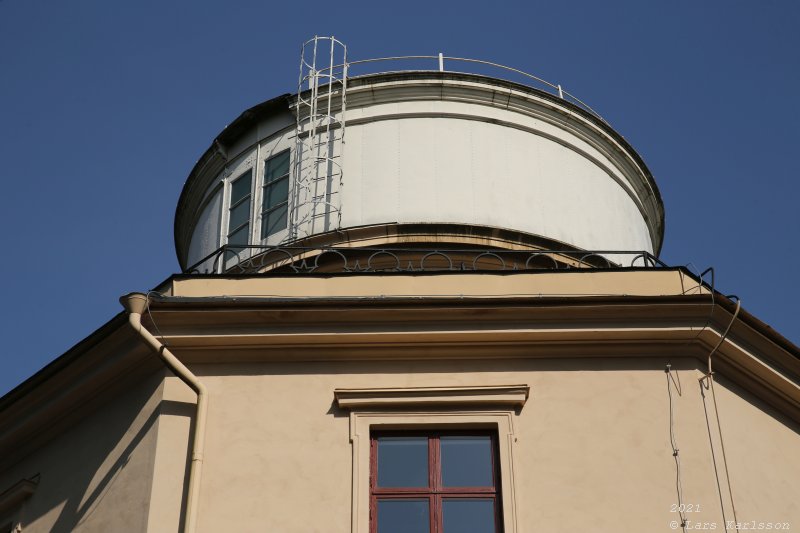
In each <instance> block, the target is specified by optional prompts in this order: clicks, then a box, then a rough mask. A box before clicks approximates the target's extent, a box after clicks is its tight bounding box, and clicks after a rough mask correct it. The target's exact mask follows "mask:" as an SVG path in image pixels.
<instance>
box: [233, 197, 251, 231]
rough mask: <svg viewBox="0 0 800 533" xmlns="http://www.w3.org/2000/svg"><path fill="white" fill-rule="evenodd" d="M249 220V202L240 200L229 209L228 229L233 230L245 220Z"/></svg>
mask: <svg viewBox="0 0 800 533" xmlns="http://www.w3.org/2000/svg"><path fill="white" fill-rule="evenodd" d="M249 220H250V202H242V203H241V204H239V205H237V206H236V207H234V208H233V209H231V218H230V223H229V224H228V229H229V231H230V230H235V229H236V228H238V227H239V226H241V225H242V224H244V223H245V222H248V221H249Z"/></svg>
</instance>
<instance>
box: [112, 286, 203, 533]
mask: <svg viewBox="0 0 800 533" xmlns="http://www.w3.org/2000/svg"><path fill="white" fill-rule="evenodd" d="M119 302H120V303H121V304H122V306H123V307H124V308H125V310H126V311H127V312H128V322H129V323H130V325H131V327H133V329H134V331H136V332H137V333H138V334H139V335H140V336H141V337H142V339H144V341H145V342H146V343H147V344H148V345H149V346H150V348H152V349H153V351H154V352H156V354H158V357H159V358H160V359H161V360H162V361H163V362H164V364H165V365H167V368H169V369H170V370H171V371H172V373H173V374H175V376H177V377H178V378H179V379H180V380H181V381H183V382H184V383H186V384H187V385H188V386H189V387H190V388H191V389H192V390H193V391H194V392H195V393H197V415H196V418H195V425H194V438H193V439H192V464H191V467H190V469H189V497H188V499H187V501H186V516H185V520H184V527H183V531H184V533H194V530H195V528H196V525H197V507H198V499H199V496H200V476H201V472H202V469H203V449H204V448H205V433H206V412H207V410H208V395H207V392H206V387H205V385H203V384H202V383H200V380H198V379H197V376H195V375H194V374H192V372H191V371H190V370H189V369H188V368H186V366H185V365H184V364H183V363H181V362H180V361H179V360H178V358H177V357H175V356H174V355H173V354H172V352H170V351H169V349H168V348H167V347H166V346H164V344H162V343H161V341H159V340H158V339H156V338H155V337H154V336H153V335H152V334H150V332H149V331H147V329H145V327H144V326H143V325H142V313H143V312H144V311H145V309H147V304H148V297H147V295H145V294H142V293H137V292H133V293H130V294H127V295H125V296H123V297H122V298H120V299H119Z"/></svg>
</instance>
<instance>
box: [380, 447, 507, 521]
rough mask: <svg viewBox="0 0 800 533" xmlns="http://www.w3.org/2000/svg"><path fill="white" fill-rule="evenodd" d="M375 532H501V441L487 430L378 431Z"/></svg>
mask: <svg viewBox="0 0 800 533" xmlns="http://www.w3.org/2000/svg"><path fill="white" fill-rule="evenodd" d="M370 448H371V452H370V455H371V461H370V463H371V469H370V516H371V519H370V531H371V532H372V533H433V532H436V533H499V532H500V531H501V530H502V529H501V525H500V520H499V508H500V494H499V490H498V487H499V486H500V483H499V480H498V472H497V466H496V465H497V463H498V461H497V439H496V437H495V435H494V434H493V433H490V432H486V431H447V432H444V431H434V432H427V431H426V432H413V431H411V432H409V431H404V432H376V433H374V434H373V435H372V438H371V442H370Z"/></svg>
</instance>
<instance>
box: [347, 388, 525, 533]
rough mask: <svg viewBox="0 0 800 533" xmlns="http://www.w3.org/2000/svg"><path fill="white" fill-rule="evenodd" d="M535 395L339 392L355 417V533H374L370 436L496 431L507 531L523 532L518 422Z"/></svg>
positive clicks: (515, 391) (516, 391)
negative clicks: (517, 472)
mask: <svg viewBox="0 0 800 533" xmlns="http://www.w3.org/2000/svg"><path fill="white" fill-rule="evenodd" d="M529 391H530V387H528V386H527V385H500V386H476V387H410V388H392V389H336V390H335V391H334V397H335V399H336V402H337V405H338V407H339V408H342V409H348V410H349V411H350V442H351V443H352V453H353V478H352V490H353V495H352V506H353V507H352V515H351V531H352V533H369V527H370V524H369V497H370V490H369V475H370V433H371V432H372V431H375V430H398V429H428V430H431V429H490V430H492V431H496V432H497V445H498V452H499V461H500V464H499V468H500V490H501V494H502V511H501V516H502V518H503V527H504V531H505V533H517V532H519V531H522V529H520V525H519V524H518V521H517V512H516V507H517V502H516V495H515V491H514V461H513V456H514V443H515V441H516V436H515V431H514V417H515V416H516V414H517V410H518V409H520V408H522V406H523V405H524V404H525V402H526V401H527V399H528V396H529Z"/></svg>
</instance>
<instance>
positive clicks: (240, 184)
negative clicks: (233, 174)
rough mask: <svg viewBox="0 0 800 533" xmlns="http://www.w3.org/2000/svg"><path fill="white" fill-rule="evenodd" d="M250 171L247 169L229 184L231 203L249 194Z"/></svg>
mask: <svg viewBox="0 0 800 533" xmlns="http://www.w3.org/2000/svg"><path fill="white" fill-rule="evenodd" d="M251 175H252V171H250V170H248V171H247V172H246V173H245V174H242V176H241V177H240V178H236V181H234V182H233V185H232V186H231V205H233V204H235V203H236V202H238V201H239V200H241V199H242V198H244V197H245V196H247V195H248V194H250V177H251Z"/></svg>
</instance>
